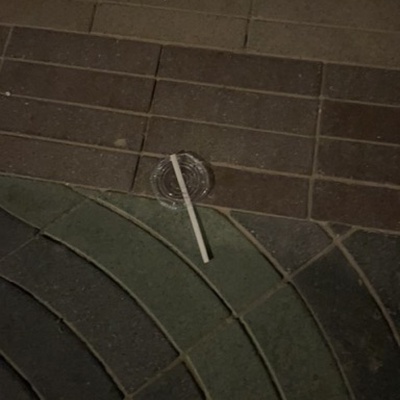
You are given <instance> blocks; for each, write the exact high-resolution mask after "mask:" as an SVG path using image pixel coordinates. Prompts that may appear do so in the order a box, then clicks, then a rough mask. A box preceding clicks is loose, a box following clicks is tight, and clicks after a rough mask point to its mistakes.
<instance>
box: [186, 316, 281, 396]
mask: <svg viewBox="0 0 400 400" xmlns="http://www.w3.org/2000/svg"><path fill="white" fill-rule="evenodd" d="M189 356H190V358H191V360H192V362H193V364H194V366H195V368H196V370H197V371H198V373H199V374H200V377H201V379H202V380H203V382H204V383H205V385H206V387H207V389H208V391H209V392H210V394H211V397H212V398H213V399H215V400H244V399H249V400H250V399H251V400H253V399H254V400H256V399H257V400H275V399H276V400H277V399H278V397H277V395H276V392H275V389H274V387H273V384H272V382H271V379H270V377H269V375H268V372H267V371H266V369H265V368H264V366H263V364H262V362H261V359H260V358H259V356H258V355H257V354H256V352H255V350H254V348H253V346H252V345H251V343H250V341H249V339H248V337H247V335H246V334H245V333H244V331H243V330H242V328H241V327H240V325H239V324H238V323H236V322H235V323H232V324H229V325H228V326H227V327H225V328H224V329H223V330H221V331H218V332H217V333H216V334H215V335H214V336H212V337H211V338H209V339H207V340H206V341H204V342H202V343H200V344H199V346H198V347H196V348H195V349H193V350H192V351H191V352H190V353H189Z"/></svg>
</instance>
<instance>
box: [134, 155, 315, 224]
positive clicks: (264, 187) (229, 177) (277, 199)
mask: <svg viewBox="0 0 400 400" xmlns="http://www.w3.org/2000/svg"><path fill="white" fill-rule="evenodd" d="M157 162H158V160H157V159H154V158H142V159H141V161H140V164H139V170H138V175H137V179H136V183H135V189H134V191H135V193H137V194H150V195H151V194H152V190H151V187H150V179H149V178H150V174H151V172H152V171H153V169H154V168H155V166H156V165H157ZM213 170H214V175H215V187H214V189H213V191H212V192H211V194H210V195H209V196H208V197H207V198H206V199H204V200H203V203H206V204H213V205H217V206H222V207H230V208H236V209H243V210H250V211H259V212H265V213H271V214H278V215H287V216H293V217H299V218H303V217H306V214H307V192H308V180H307V179H301V178H291V177H287V176H277V175H269V174H263V173H254V172H247V171H240V170H237V169H232V168H223V167H215V168H214V169H213Z"/></svg>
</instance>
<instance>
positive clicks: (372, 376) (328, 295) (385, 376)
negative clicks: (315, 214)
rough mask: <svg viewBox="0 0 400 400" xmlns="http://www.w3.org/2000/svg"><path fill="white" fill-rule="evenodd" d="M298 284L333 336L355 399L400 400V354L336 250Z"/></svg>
mask: <svg viewBox="0 0 400 400" xmlns="http://www.w3.org/2000/svg"><path fill="white" fill-rule="evenodd" d="M295 281H296V284H297V285H298V286H299V287H300V290H301V291H302V293H303V294H304V296H305V297H306V299H307V301H308V302H309V304H310V305H311V307H312V309H313V311H314V312H315V314H316V316H317V318H318V319H319V321H320V322H321V324H322V326H323V328H324V330H325V331H326V333H327V335H328V337H329V338H330V340H331V342H332V344H333V346H334V348H335V351H336V353H337V355H338V357H339V359H340V361H341V364H342V366H343V369H344V371H345V373H346V375H347V377H348V379H349V382H350V385H351V387H352V389H353V392H354V394H355V397H356V398H360V399H365V400H375V399H377V398H384V399H387V400H395V399H397V396H398V395H397V394H398V393H399V390H400V381H399V379H398V376H399V374H400V351H399V348H398V346H397V345H396V344H395V342H394V339H393V337H392V334H391V332H390V330H389V328H388V326H387V324H386V321H385V320H384V319H383V316H382V314H381V313H380V310H379V309H378V307H377V306H376V304H375V302H374V300H373V299H372V296H371V295H370V294H369V293H368V291H367V289H366V288H365V286H363V284H362V282H361V280H360V278H359V276H358V275H357V274H356V273H355V272H354V271H353V269H352V268H351V267H350V265H349V264H348V263H347V261H346V259H345V258H344V257H343V255H342V254H341V253H340V251H339V250H337V249H335V250H333V251H332V252H331V253H329V254H328V255H327V256H325V257H323V258H321V259H319V260H317V261H316V262H315V263H314V264H312V265H311V266H310V267H309V268H307V269H306V270H304V271H302V272H301V273H300V274H299V275H298V276H297V277H296V279H295Z"/></svg>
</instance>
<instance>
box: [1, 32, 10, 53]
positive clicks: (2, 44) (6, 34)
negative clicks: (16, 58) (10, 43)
mask: <svg viewBox="0 0 400 400" xmlns="http://www.w3.org/2000/svg"><path fill="white" fill-rule="evenodd" d="M8 32H9V29H8V28H6V27H5V26H0V54H3V50H4V46H5V44H6V41H7V37H8Z"/></svg>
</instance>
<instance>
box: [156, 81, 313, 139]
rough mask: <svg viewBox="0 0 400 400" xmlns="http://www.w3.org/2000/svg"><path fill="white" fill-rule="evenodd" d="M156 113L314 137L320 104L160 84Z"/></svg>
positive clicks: (181, 84)
mask: <svg viewBox="0 0 400 400" xmlns="http://www.w3.org/2000/svg"><path fill="white" fill-rule="evenodd" d="M153 111H154V113H155V114H158V115H165V116H170V117H178V118H186V119H194V120H200V121H207V122H218V123H223V124H232V125H238V126H243V127H248V128H257V129H263V130H273V131H279V132H289V133H298V134H303V135H310V136H311V135H313V134H314V131H315V123H316V114H317V101H316V100H311V99H300V98H294V97H288V96H274V95H269V94H259V93H249V92H243V91H237V90H231V89H223V88H215V87H206V86H199V85H191V84H187V83H177V82H166V81H162V82H158V83H157V87H156V93H155V99H154V109H153Z"/></svg>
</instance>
